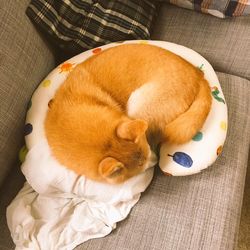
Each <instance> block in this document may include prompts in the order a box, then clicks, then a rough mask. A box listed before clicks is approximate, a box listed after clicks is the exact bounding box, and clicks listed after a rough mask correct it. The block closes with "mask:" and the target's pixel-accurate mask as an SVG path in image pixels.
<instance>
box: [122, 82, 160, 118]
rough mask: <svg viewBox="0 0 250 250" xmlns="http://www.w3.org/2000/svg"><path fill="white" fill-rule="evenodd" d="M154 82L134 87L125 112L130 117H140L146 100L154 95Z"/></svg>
mask: <svg viewBox="0 0 250 250" xmlns="http://www.w3.org/2000/svg"><path fill="white" fill-rule="evenodd" d="M154 91H155V84H154V83H152V82H149V83H146V84H144V85H142V86H141V87H140V88H138V89H136V90H135V91H134V92H133V93H132V94H131V95H130V97H129V99H128V103H127V114H128V116H130V117H132V118H140V116H141V115H140V113H141V112H142V110H143V108H145V105H146V104H147V103H148V100H150V99H152V98H153V96H154Z"/></svg>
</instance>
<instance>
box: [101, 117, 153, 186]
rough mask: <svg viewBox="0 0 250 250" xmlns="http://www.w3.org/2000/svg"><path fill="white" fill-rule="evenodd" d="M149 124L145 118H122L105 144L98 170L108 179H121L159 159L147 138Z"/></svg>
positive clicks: (111, 181) (125, 178)
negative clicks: (152, 150)
mask: <svg viewBox="0 0 250 250" xmlns="http://www.w3.org/2000/svg"><path fill="white" fill-rule="evenodd" d="M147 128H148V125H147V123H146V122H145V121H143V120H130V119H126V120H124V121H122V122H120V123H119V124H118V125H117V126H116V128H115V131H114V133H113V136H112V137H110V138H109V139H108V140H107V141H106V142H105V143H104V144H105V145H103V155H104V157H103V159H101V161H100V162H99V165H98V172H99V174H100V175H101V176H102V178H103V179H104V181H106V182H108V183H112V184H115V183H121V182H123V181H125V180H127V179H128V178H130V177H132V176H135V175H137V174H139V173H141V172H143V171H145V170H146V169H147V168H148V167H149V166H152V165H153V164H155V163H156V157H155V155H154V154H153V153H152V152H151V150H150V147H149V144H148V142H147V139H146V130H147Z"/></svg>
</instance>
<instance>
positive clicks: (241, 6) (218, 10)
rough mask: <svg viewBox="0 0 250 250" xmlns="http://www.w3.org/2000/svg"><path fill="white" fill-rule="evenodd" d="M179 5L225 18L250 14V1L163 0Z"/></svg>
mask: <svg viewBox="0 0 250 250" xmlns="http://www.w3.org/2000/svg"><path fill="white" fill-rule="evenodd" d="M161 1H165V2H168V3H173V4H175V5H177V6H180V7H184V8H187V9H192V10H195V11H199V12H202V13H207V14H211V15H213V16H217V17H221V18H224V17H226V16H229V17H236V16H242V15H248V14H250V1H249V0H246V1H241V0H220V1H207V0H198V1H197V0H196V1H194V0H178V1H176V0H161Z"/></svg>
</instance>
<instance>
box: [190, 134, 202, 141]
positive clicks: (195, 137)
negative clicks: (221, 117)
mask: <svg viewBox="0 0 250 250" xmlns="http://www.w3.org/2000/svg"><path fill="white" fill-rule="evenodd" d="M202 138H203V134H202V133H201V132H198V133H197V134H196V135H195V136H194V137H193V139H192V140H193V141H201V140H202Z"/></svg>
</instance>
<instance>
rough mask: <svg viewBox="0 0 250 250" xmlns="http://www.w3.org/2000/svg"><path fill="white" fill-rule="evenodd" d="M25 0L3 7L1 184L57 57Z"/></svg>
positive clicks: (0, 46) (0, 25)
mask: <svg viewBox="0 0 250 250" xmlns="http://www.w3.org/2000/svg"><path fill="white" fill-rule="evenodd" d="M28 2H29V1H28V0H25V1H1V8H0V17H1V18H0V33H1V39H0V79H1V80H0V142H1V143H0V166H1V168H0V185H1V183H2V181H3V179H4V178H5V176H6V174H7V172H8V170H9V169H10V168H11V167H12V166H13V165H14V163H15V162H16V159H17V155H18V150H19V148H20V147H21V144H22V141H23V137H24V135H23V128H24V119H25V114H26V107H27V104H28V101H29V99H30V97H31V94H32V92H33V91H34V89H35V88H36V86H37V84H38V83H39V82H40V81H41V79H42V78H43V77H44V76H46V75H47V73H48V72H49V71H50V70H51V69H52V68H53V67H54V58H53V55H52V53H51V51H50V50H49V49H48V47H47V46H46V44H45V43H44V41H43V40H42V39H41V37H40V36H39V34H38V33H37V31H36V30H35V28H34V27H33V25H32V24H31V22H30V20H29V19H28V18H27V17H26V16H25V9H26V7H27V5H28Z"/></svg>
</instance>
